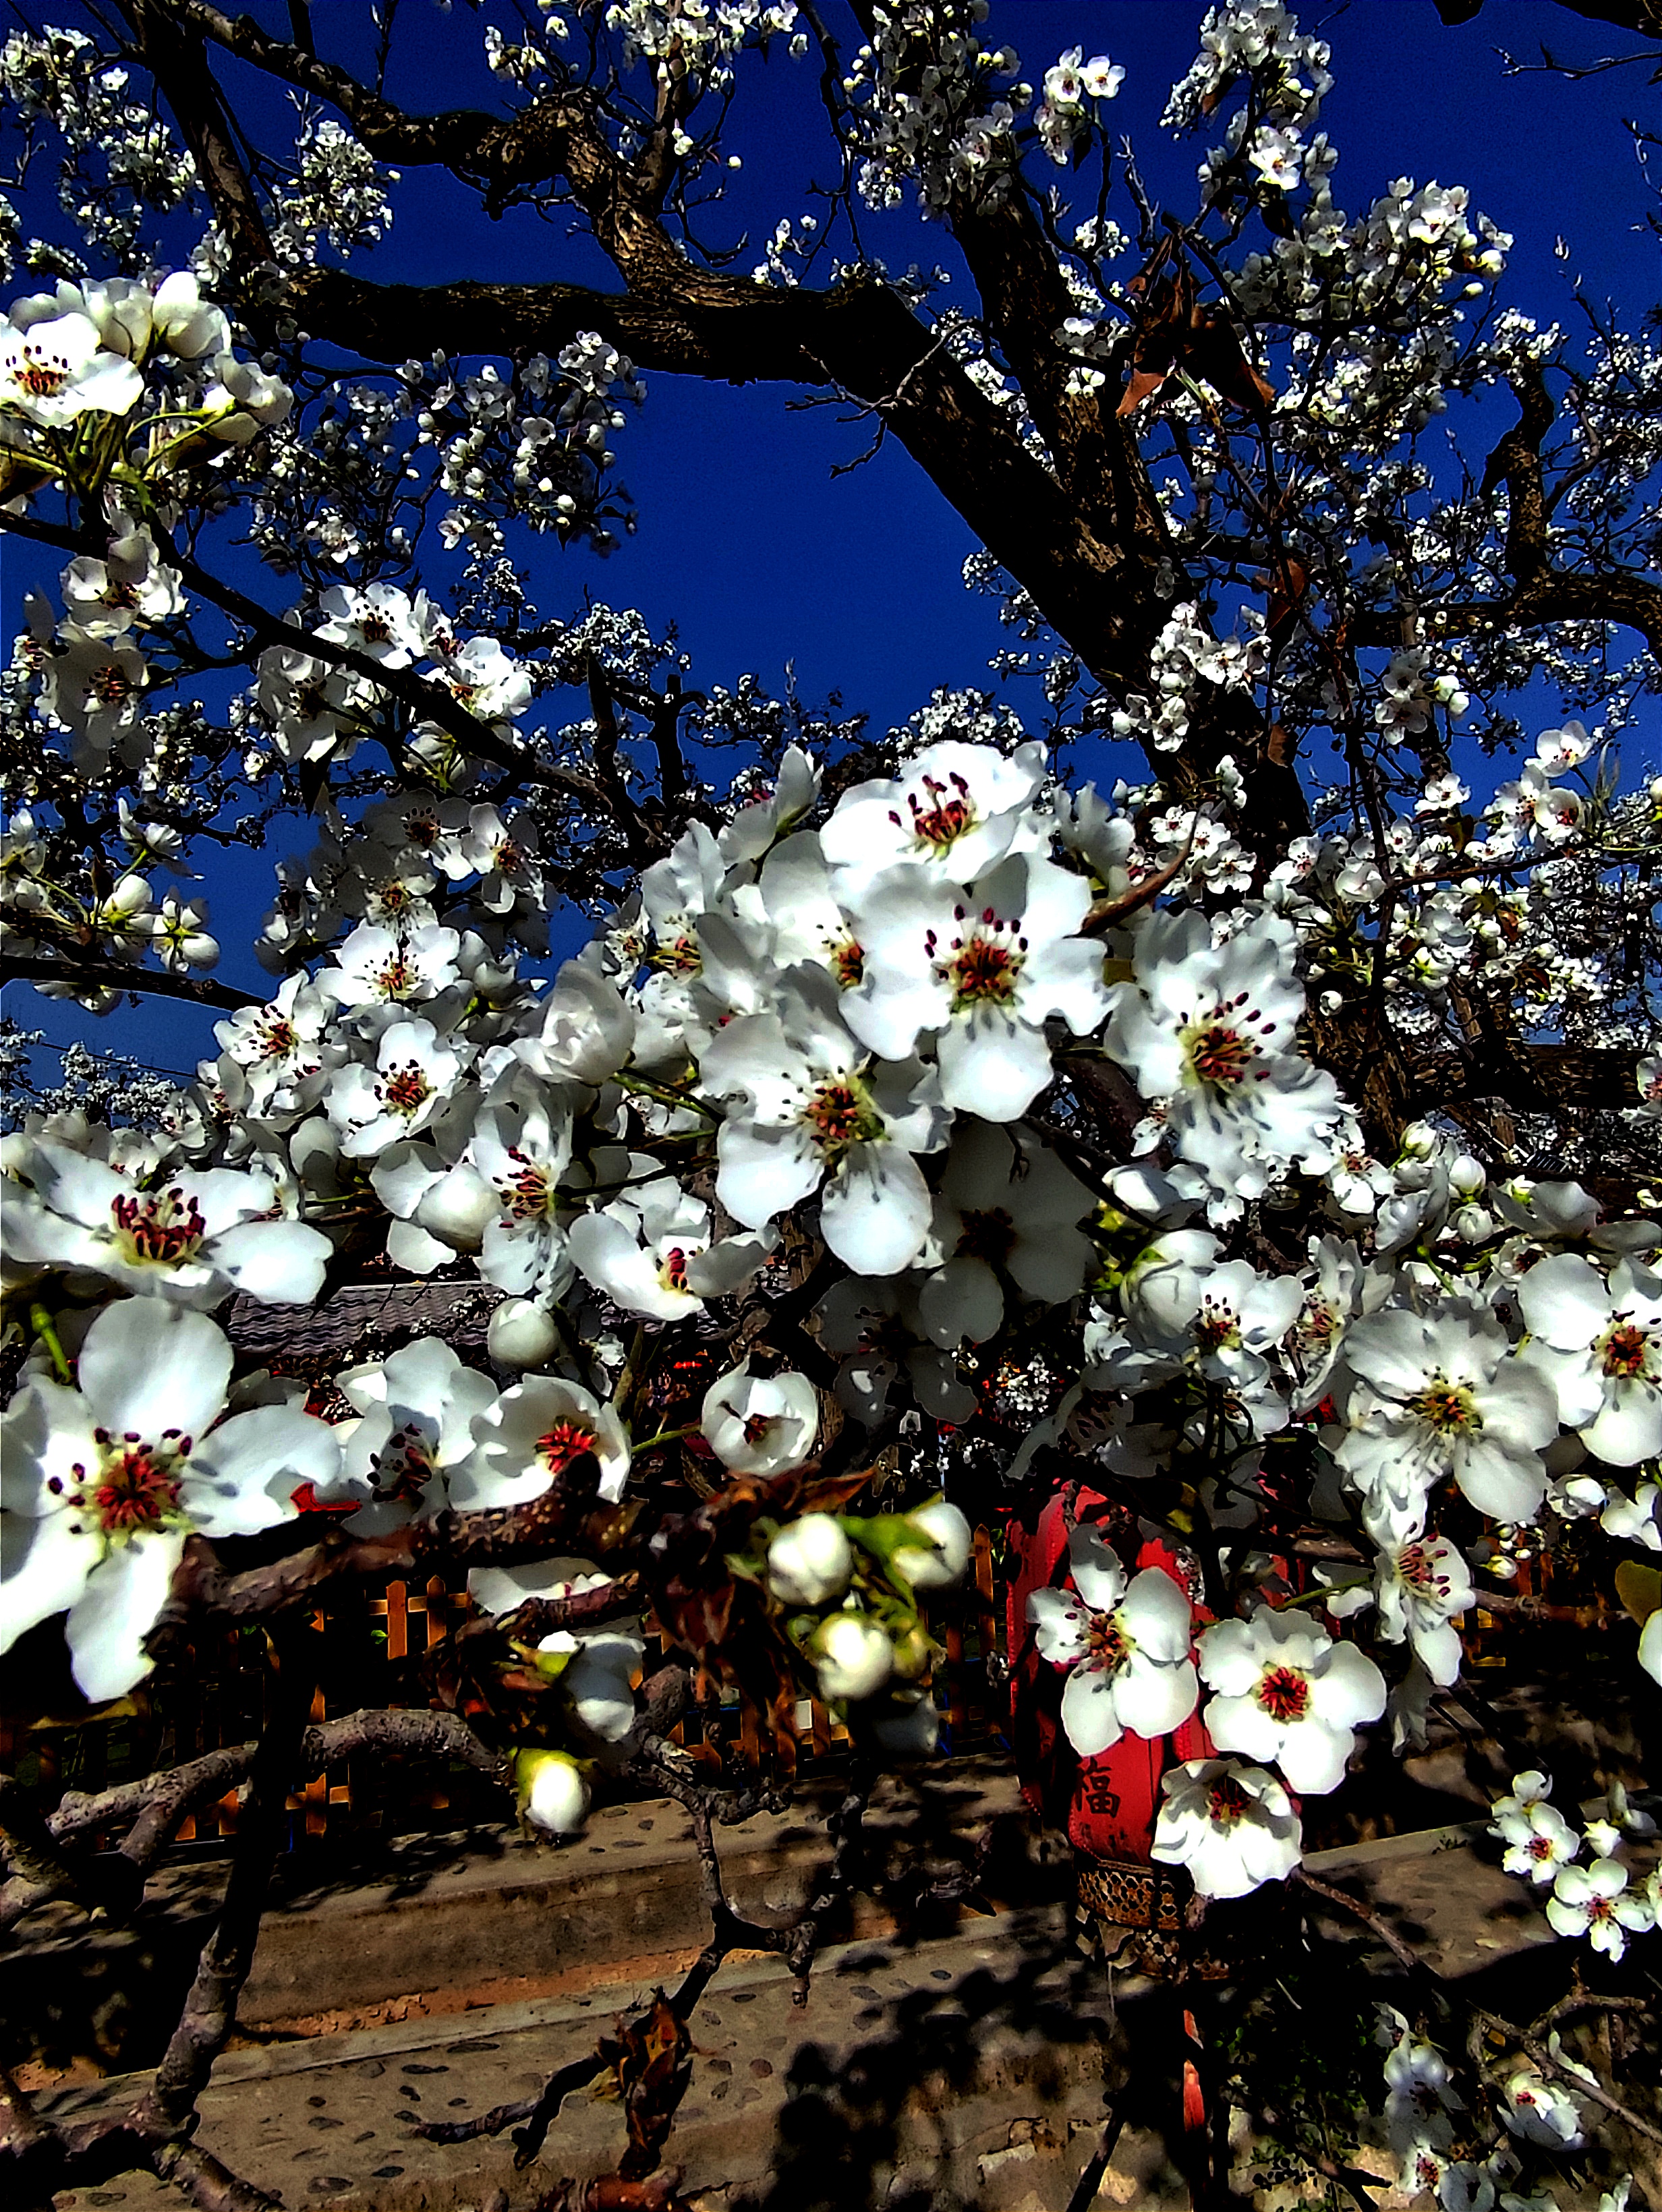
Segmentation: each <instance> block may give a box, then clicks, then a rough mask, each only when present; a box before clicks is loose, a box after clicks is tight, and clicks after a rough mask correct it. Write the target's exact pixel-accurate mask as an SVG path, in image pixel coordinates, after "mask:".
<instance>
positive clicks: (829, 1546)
mask: <svg viewBox="0 0 1662 2212" xmlns="http://www.w3.org/2000/svg"><path fill="white" fill-rule="evenodd" d="M853 1572H854V1547H853V1546H852V1545H851V1544H850V1543H849V1540H848V1538H847V1537H846V1536H845V1535H844V1534H843V1530H842V1528H841V1526H840V1524H839V1523H838V1522H837V1521H835V1520H834V1519H833V1518H832V1517H831V1515H830V1514H829V1513H805V1514H804V1515H803V1516H802V1518H801V1520H800V1521H793V1522H790V1523H789V1525H788V1527H786V1528H782V1529H781V1530H780V1531H779V1533H778V1534H777V1535H776V1537H775V1538H774V1539H773V1541H772V1542H771V1543H770V1545H769V1546H768V1588H769V1589H770V1590H771V1591H772V1592H773V1594H774V1595H775V1596H776V1598H778V1599H779V1600H780V1601H781V1602H782V1604H785V1605H799V1606H800V1605H824V1604H825V1603H826V1601H828V1600H829V1599H831V1598H836V1597H841V1596H842V1595H843V1592H844V1591H845V1590H846V1589H848V1586H849V1577H850V1575H852V1573H853Z"/></svg>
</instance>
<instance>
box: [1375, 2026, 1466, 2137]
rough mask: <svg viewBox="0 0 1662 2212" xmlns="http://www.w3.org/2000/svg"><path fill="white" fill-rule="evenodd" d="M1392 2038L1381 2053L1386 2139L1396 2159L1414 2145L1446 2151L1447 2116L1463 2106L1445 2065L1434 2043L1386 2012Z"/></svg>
mask: <svg viewBox="0 0 1662 2212" xmlns="http://www.w3.org/2000/svg"><path fill="white" fill-rule="evenodd" d="M1386 2016H1387V2019H1388V2020H1390V2021H1394V2022H1395V2024H1396V2030H1397V2032H1396V2035H1395V2038H1394V2039H1393V2041H1392V2043H1391V2049H1390V2050H1389V2051H1387V2052H1386V2054H1385V2138H1386V2140H1387V2142H1389V2143H1390V2145H1391V2148H1392V2149H1393V2150H1394V2151H1395V2152H1396V2153H1397V2155H1398V2156H1399V2157H1401V2156H1403V2154H1405V2153H1406V2152H1408V2151H1409V2148H1410V2146H1411V2145H1414V2144H1415V2143H1422V2142H1423V2143H1428V2144H1432V2145H1434V2146H1435V2147H1436V2148H1438V2149H1440V2150H1445V2151H1446V2150H1447V2149H1448V2148H1450V2146H1451V2145H1452V2142H1453V2141H1454V2129H1453V2124H1452V2121H1451V2119H1450V2117H1449V2115H1450V2114H1451V2112H1462V2111H1464V2100H1463V2099H1462V2098H1461V2096H1460V2094H1459V2092H1458V2090H1457V2089H1456V2088H1455V2087H1454V2085H1453V2083H1452V2081H1451V2079H1450V2077H1449V2067H1448V2061H1447V2059H1446V2058H1445V2057H1444V2056H1443V2054H1442V2052H1441V2051H1439V2050H1438V2048H1437V2046H1436V2045H1435V2044H1434V2043H1427V2042H1425V2041H1423V2040H1422V2039H1421V2038H1420V2037H1418V2036H1416V2035H1415V2033H1414V2032H1413V2030H1412V2029H1411V2028H1410V2027H1409V2024H1408V2022H1407V2021H1405V2020H1404V2019H1403V2016H1402V2015H1401V2014H1400V2013H1398V2012H1396V2011H1394V2010H1390V2009H1388V2008H1387V2013H1386Z"/></svg>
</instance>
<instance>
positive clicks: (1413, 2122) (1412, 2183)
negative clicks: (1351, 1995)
mask: <svg viewBox="0 0 1662 2212" xmlns="http://www.w3.org/2000/svg"><path fill="white" fill-rule="evenodd" d="M1379 2012H1380V2020H1379V2036H1378V2039H1379V2042H1380V2043H1381V2044H1383V2045H1385V2137H1386V2141H1387V2142H1388V2143H1389V2144H1390V2147H1391V2150H1392V2152H1393V2153H1394V2154H1396V2156H1397V2159H1398V2160H1400V2176H1399V2180H1398V2187H1399V2189H1400V2191H1402V2193H1403V2196H1404V2197H1429V2198H1430V2199H1431V2200H1432V2201H1433V2202H1434V2203H1436V2204H1439V2205H1440V2206H1443V2207H1454V2206H1475V2205H1480V2204H1495V2203H1499V2204H1501V2205H1502V2206H1506V2207H1508V2208H1509V2207H1513V2206H1518V2207H1522V2206H1525V2205H1530V2206H1535V2205H1540V2206H1543V2207H1544V2206H1549V2205H1553V2204H1555V2203H1556V2202H1557V2199H1556V2198H1555V2197H1554V2196H1553V2195H1552V2194H1551V2192H1550V2191H1546V2192H1544V2193H1543V2192H1537V2191H1524V2190H1521V2189H1520V2188H1519V2183H1520V2181H1521V2180H1522V2179H1523V2171H1522V2169H1523V2161H1524V2158H1525V2156H1528V2155H1530V2154H1532V2153H1533V2154H1538V2153H1540V2152H1543V2151H1544V2152H1547V2153H1549V2154H1558V2155H1560V2156H1562V2155H1564V2154H1574V2153H1575V2152H1577V2151H1580V2150H1584V2149H1585V2148H1586V2127H1587V2116H1588V2113H1589V2112H1590V2111H1592V2109H1594V2108H1593V2106H1592V2103H1591V2101H1590V2100H1588V2099H1587V2098H1586V2096H1585V2095H1583V2094H1582V2093H1581V2091H1582V2089H1583V2087H1586V2088H1590V2089H1592V2090H1593V2091H1595V2092H1596V2091H1597V2090H1598V2079H1597V2076H1596V2075H1593V2074H1592V2072H1591V2071H1590V2070H1589V2069H1587V2068H1586V2067H1585V2066H1583V2065H1581V2064H1580V2063H1578V2062H1577V2061H1576V2060H1574V2058H1572V2057H1570V2055H1569V2053H1568V2051H1566V2050H1565V2049H1564V2047H1563V2045H1562V2039H1561V2038H1560V2036H1559V2034H1558V2033H1557V2031H1556V2030H1554V2031H1553V2032H1552V2033H1551V2035H1550V2037H1549V2041H1548V2045H1547V2047H1546V2051H1545V2053H1544V2056H1545V2060H1546V2064H1547V2066H1548V2067H1549V2069H1550V2071H1543V2067H1542V2066H1541V2065H1540V2064H1538V2063H1537V2062H1536V2059H1535V2058H1534V2057H1530V2056H1529V2055H1528V2054H1525V2053H1523V2052H1519V2053H1518V2054H1517V2055H1516V2056H1513V2057H1505V2058H1501V2059H1500V2060H1498V2061H1497V2062H1496V2063H1495V2068H1494V2070H1493V2072H1492V2073H1488V2074H1485V2075H1484V2076H1483V2077H1482V2083H1481V2091H1482V2093H1481V2095H1480V2097H1479V2098H1478V2100H1477V2101H1476V2104H1474V2102H1473V2101H1472V2100H1470V2099H1469V2098H1468V2097H1466V2096H1464V2095H1463V2094H1462V2093H1461V2090H1460V2087H1459V2085H1458V2081H1457V2078H1456V2075H1455V2070H1454V2068H1453V2067H1452V2065H1451V2064H1450V2062H1449V2059H1448V2057H1447V2055H1446V2052H1445V2051H1443V2050H1442V2049H1440V2047H1439V2045H1437V2044H1436V2043H1435V2042H1434V2041H1433V2040H1431V2039H1430V2038H1428V2036H1427V2035H1425V2034H1424V2033H1422V2032H1421V2031H1420V2030H1419V2029H1418V2028H1416V2027H1415V2025H1414V2023H1413V2022H1411V2021H1409V2020H1407V2019H1405V2018H1404V2017H1403V2015H1402V2014H1401V2013H1400V2012H1398V2011H1397V2008H1396V2007H1395V2006H1394V2005H1381V2007H1380V2008H1379ZM1629 2186H1630V2184H1629V2182H1628V2181H1626V2180H1623V2181H1622V2182H1620V2183H1619V2184H1618V2185H1617V2186H1616V2188H1615V2189H1613V2190H1608V2191H1605V2192H1604V2194H1603V2195H1602V2196H1600V2197H1598V2200H1597V2207H1598V2212H1626V2206H1627V2202H1628V2192H1629Z"/></svg>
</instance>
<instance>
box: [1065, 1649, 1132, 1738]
mask: <svg viewBox="0 0 1662 2212" xmlns="http://www.w3.org/2000/svg"><path fill="white" fill-rule="evenodd" d="M1062 1728H1063V1730H1064V1731H1065V1733H1066V1735H1067V1738H1068V1742H1069V1743H1070V1744H1072V1746H1073V1747H1074V1749H1075V1751H1076V1752H1077V1753H1079V1755H1080V1757H1081V1759H1094V1758H1095V1757H1096V1755H1097V1753H1099V1751H1107V1750H1109V1749H1110V1748H1111V1747H1112V1746H1113V1745H1115V1744H1117V1742H1118V1741H1119V1740H1120V1738H1121V1736H1123V1735H1124V1733H1125V1730H1124V1728H1123V1726H1122V1724H1121V1722H1120V1717H1119V1714H1118V1712H1117V1710H1116V1700H1115V1697H1114V1689H1113V1685H1112V1683H1111V1682H1110V1680H1108V1678H1107V1676H1106V1675H1105V1674H1104V1673H1103V1671H1102V1669H1101V1668H1099V1667H1075V1669H1074V1671H1073V1673H1072V1674H1070V1675H1069V1676H1068V1680H1067V1685H1066V1686H1065V1687H1064V1689H1063V1690H1062Z"/></svg>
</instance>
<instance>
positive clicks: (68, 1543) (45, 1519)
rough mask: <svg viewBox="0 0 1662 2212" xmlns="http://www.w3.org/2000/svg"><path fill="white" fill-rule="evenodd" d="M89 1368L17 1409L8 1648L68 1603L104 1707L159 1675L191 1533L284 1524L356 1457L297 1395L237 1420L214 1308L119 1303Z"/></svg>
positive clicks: (75, 1661)
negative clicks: (163, 1624) (208, 1311)
mask: <svg viewBox="0 0 1662 2212" xmlns="http://www.w3.org/2000/svg"><path fill="white" fill-rule="evenodd" d="M230 1376H231V1347H230V1346H229V1344H228V1342H227V1341H226V1339H225V1337H224V1336H223V1335H222V1334H221V1332H220V1330H219V1329H217V1328H216V1327H215V1326H214V1324H213V1322H211V1321H210V1320H209V1319H208V1317H207V1316H206V1315H205V1314H200V1313H194V1312H192V1311H190V1310H188V1309H186V1308H183V1307H180V1306H177V1305H173V1304H167V1303H166V1302H164V1301H163V1300H161V1299H159V1298H130V1299H123V1300H120V1301H119V1302H118V1303H117V1304H113V1305H110V1306H107V1307H106V1308H105V1309H104V1310H103V1311H102V1312H101V1313H100V1314H99V1315H98V1316H96V1317H95V1318H94V1321H93V1322H92V1325H91V1327H90V1328H88V1331H87V1333H86V1336H85V1339H84V1340H83V1342H82V1346H81V1351H80V1355H79V1358H78V1359H77V1361H76V1383H75V1386H74V1387H73V1388H71V1387H70V1386H68V1385H66V1384H64V1383H58V1382H55V1381H51V1380H47V1379H45V1378H40V1377H37V1378H36V1379H35V1380H34V1381H33V1382H31V1383H27V1385H26V1386H25V1388H24V1389H22V1390H21V1391H20V1393H19V1394H18V1395H17V1396H16V1397H15V1399H14V1400H13V1401H12V1403H11V1406H10V1407H9V1410H8V1412H7V1413H6V1415H5V1419H4V1424H3V1432H4V1453H3V1472H0V1503H3V1505H4V1509H5V1510H4V1512H3V1515H0V1521H3V1524H4V1539H5V1541H4V1543H3V1547H0V1550H3V1556H4V1567H3V1581H0V1650H9V1649H10V1647H11V1645H12V1644H14V1643H15V1641H16V1639H17V1638H18V1637H20V1636H21V1634H22V1633H23V1632H24V1631H25V1630H26V1629H29V1628H33V1626H35V1625H36V1623H37V1622H39V1621H42V1620H47V1619H49V1618H50V1617H51V1616H52V1614H53V1613H67V1614H68V1616H69V1617H68V1619H67V1620H66V1621H65V1623H64V1632H65V1634H66V1636H67V1638H68V1639H69V1646H70V1659H71V1663H72V1666H73V1669H74V1674H75V1679H76V1682H77V1683H78V1684H79V1685H80V1686H81V1688H82V1691H83V1692H85V1693H86V1695H87V1696H88V1698H90V1699H94V1702H101V1701H103V1700H105V1699H110V1698H118V1697H120V1696H121V1695H122V1694H123V1693H124V1692H125V1691H127V1690H130V1689H131V1687H132V1686H133V1685H134V1683H136V1682H137V1681H138V1680H141V1679H142V1678H143V1675H144V1674H147V1673H148V1672H149V1667H150V1663H151V1662H150V1660H149V1656H148V1655H147V1654H146V1652H145V1650H144V1648H143V1639H144V1637H145V1635H146V1634H147V1632H149V1629H150V1627H151V1626H153V1624H154V1623H155V1620H156V1617H157V1615H158V1614H159V1613H161V1608H162V1606H163V1604H164V1602H165V1601H166V1599H167V1591H168V1587H169V1584H170V1582H171V1580H172V1577H173V1571H174V1568H175V1567H176V1566H177V1565H178V1564H179V1561H180V1558H181V1556H182V1554H183V1552H184V1548H185V1539H186V1536H187V1535H189V1534H191V1533H192V1531H197V1532H199V1533H200V1534H203V1535H204V1536H210V1537H215V1536H241V1535H252V1534H255V1533H257V1532H258V1531H259V1530H260V1529H262V1528H271V1527H273V1526H274V1525H275V1524H276V1523H277V1522H279V1521H283V1520H285V1519H287V1518H288V1517H289V1516H290V1515H291V1514H292V1512H293V1510H294V1508H293V1505H292V1503H291V1500H292V1498H293V1495H294V1492H295V1491H296V1490H297V1489H298V1488H299V1487H300V1486H301V1484H302V1483H307V1482H310V1483H312V1484H314V1485H315V1486H318V1487H319V1489H320V1490H321V1489H322V1488H323V1487H324V1486H326V1485H327V1484H328V1483H329V1482H330V1481H331V1480H332V1478H333V1476H334V1473H335V1470H336V1468H337V1467H338V1462H339V1456H340V1455H339V1449H338V1445H337V1443H336V1440H335V1438H334V1437H333V1436H332V1434H331V1432H330V1431H329V1429H328V1428H327V1426H326V1425H325V1424H324V1423H323V1422H321V1421H319V1420H314V1419H312V1417H311V1416H310V1415H309V1414H307V1413H301V1412H298V1411H296V1410H295V1408H294V1407H290V1406H289V1405H286V1404H281V1403H278V1404H265V1405H256V1406H253V1407H250V1408H249V1409H248V1410H247V1411H246V1412H236V1413H229V1414H227V1404H226V1401H227V1393H228V1387H229V1383H230Z"/></svg>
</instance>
